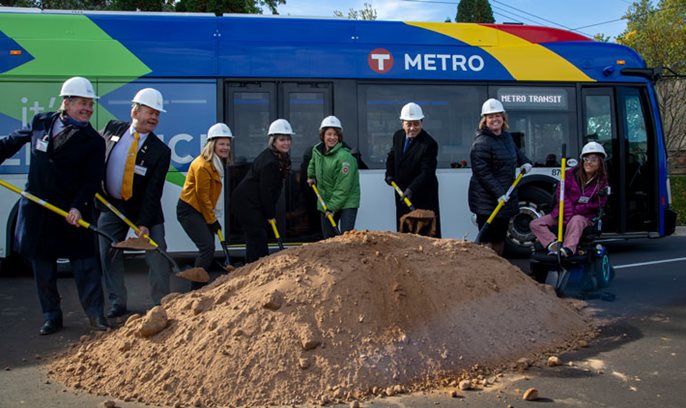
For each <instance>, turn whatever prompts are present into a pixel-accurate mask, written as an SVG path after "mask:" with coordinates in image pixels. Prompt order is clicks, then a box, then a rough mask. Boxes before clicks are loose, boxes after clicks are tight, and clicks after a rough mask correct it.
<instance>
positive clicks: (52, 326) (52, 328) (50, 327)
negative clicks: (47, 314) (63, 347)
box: [40, 319, 62, 336]
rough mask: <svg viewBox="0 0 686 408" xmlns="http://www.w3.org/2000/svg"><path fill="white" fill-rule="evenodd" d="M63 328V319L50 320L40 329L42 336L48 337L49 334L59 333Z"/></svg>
mask: <svg viewBox="0 0 686 408" xmlns="http://www.w3.org/2000/svg"><path fill="white" fill-rule="evenodd" d="M61 328H62V319H49V320H46V321H45V322H44V323H43V326H41V328H40V334H41V336H47V335H48V334H53V333H57V331H58V330H59V329H61Z"/></svg>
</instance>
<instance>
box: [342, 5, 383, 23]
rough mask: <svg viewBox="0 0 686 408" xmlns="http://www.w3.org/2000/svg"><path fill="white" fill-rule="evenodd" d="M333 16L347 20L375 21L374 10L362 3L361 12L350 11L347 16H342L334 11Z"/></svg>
mask: <svg viewBox="0 0 686 408" xmlns="http://www.w3.org/2000/svg"><path fill="white" fill-rule="evenodd" d="M333 15H334V16H336V17H341V18H348V19H349V20H376V9H375V8H373V7H372V5H371V4H369V3H364V8H362V9H361V10H355V9H350V10H349V11H348V15H347V16H345V15H343V12H342V11H339V10H334V12H333Z"/></svg>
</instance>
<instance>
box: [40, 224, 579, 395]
mask: <svg viewBox="0 0 686 408" xmlns="http://www.w3.org/2000/svg"><path fill="white" fill-rule="evenodd" d="M162 306H163V307H162V308H160V309H164V310H160V309H157V308H156V309H153V311H151V312H149V314H148V315H146V316H144V317H141V316H136V315H134V316H132V317H131V318H129V320H128V321H127V323H126V324H125V326H124V327H122V328H121V329H119V330H117V331H115V332H113V333H109V334H107V335H105V336H103V337H101V338H98V339H96V340H94V341H90V342H86V343H83V344H81V345H79V346H78V347H75V348H74V350H72V351H71V352H70V353H68V354H67V355H65V356H63V357H62V358H60V359H58V360H56V361H55V362H53V364H52V365H51V367H50V375H51V377H53V378H54V379H57V380H58V381H61V382H63V383H65V384H66V385H68V386H70V387H73V388H77V389H84V390H87V391H89V392H92V393H97V394H101V395H112V396H116V397H118V398H121V399H124V400H138V401H143V402H147V403H154V404H159V405H166V406H170V405H171V406H174V405H176V406H181V405H195V406H201V405H202V406H245V405H247V406H255V405H259V406H262V405H271V404H278V405H281V404H298V403H326V402H330V401H344V400H351V399H364V398H366V397H369V396H371V395H379V394H382V393H383V394H393V393H399V392H408V391H412V390H417V389H425V388H427V387H431V386H432V385H434V384H436V381H440V380H443V379H445V378H450V377H452V378H456V377H457V376H459V374H460V373H462V372H464V370H469V369H472V368H473V367H474V366H475V365H477V364H478V365H479V366H480V367H485V368H495V367H501V366H503V365H508V364H511V363H513V362H515V361H517V360H518V359H520V358H522V357H529V358H530V357H533V356H535V355H536V354H538V353H541V352H545V351H549V350H558V349H560V348H567V347H570V346H572V345H573V343H574V342H575V341H576V340H578V339H579V338H580V337H583V336H585V335H586V334H587V333H588V332H589V329H590V328H589V325H588V324H587V323H585V322H584V321H583V320H582V319H581V318H580V317H579V315H577V314H576V312H574V311H573V310H572V309H571V308H570V307H568V306H567V305H566V304H565V303H564V302H561V301H560V300H559V299H557V298H556V297H555V296H554V294H552V293H551V292H550V291H547V290H545V289H544V288H543V287H542V286H540V285H538V284H536V283H534V282H533V280H531V279H530V278H528V277H527V276H525V275H524V274H522V273H521V271H519V270H518V269H517V268H515V267H513V266H512V265H511V264H510V263H509V262H507V261H506V260H503V259H502V258H500V257H498V256H496V255H495V253H494V252H493V251H491V250H489V249H485V248H482V247H479V246H476V245H474V244H472V243H468V242H464V241H456V240H436V239H431V238H425V237H421V236H416V235H410V234H395V233H381V232H352V233H346V234H345V235H343V236H339V237H336V238H332V239H329V240H326V241H323V242H319V243H315V244H310V245H306V246H302V247H298V248H292V249H288V250H286V251H282V252H279V253H276V254H274V255H272V256H270V257H267V258H264V259H262V260H260V261H258V262H255V263H253V264H251V265H248V266H245V267H243V268H240V269H238V270H237V271H236V272H235V273H232V274H231V275H228V276H225V277H222V278H221V279H219V280H218V281H216V282H214V283H213V284H211V285H209V286H207V287H205V288H203V289H201V290H198V291H196V292H192V293H189V294H185V295H178V294H172V295H169V296H168V297H167V298H165V299H164V301H163V305H162ZM150 326H154V327H155V328H157V329H159V332H155V333H156V334H153V335H150V333H151V332H153V331H150V330H149V328H150ZM146 336H149V337H146Z"/></svg>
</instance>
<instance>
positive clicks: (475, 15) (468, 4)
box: [455, 0, 495, 23]
mask: <svg viewBox="0 0 686 408" xmlns="http://www.w3.org/2000/svg"><path fill="white" fill-rule="evenodd" d="M455 22H456V23H495V18H493V9H491V3H489V1H488V0H460V2H459V3H458V4H457V15H456V16H455Z"/></svg>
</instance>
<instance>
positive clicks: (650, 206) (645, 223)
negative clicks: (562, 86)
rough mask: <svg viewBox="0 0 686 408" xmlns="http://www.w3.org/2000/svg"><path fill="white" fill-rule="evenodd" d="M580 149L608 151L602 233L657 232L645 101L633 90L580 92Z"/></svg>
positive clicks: (592, 89) (627, 88) (588, 90)
mask: <svg viewBox="0 0 686 408" xmlns="http://www.w3.org/2000/svg"><path fill="white" fill-rule="evenodd" d="M582 95H583V100H582V104H583V114H584V116H583V127H582V129H584V131H583V140H582V145H583V144H585V143H587V142H590V141H597V142H598V143H600V144H602V145H603V147H604V148H605V151H606V153H607V155H608V156H607V160H606V165H607V170H608V177H609V180H610V186H611V187H612V195H611V196H610V199H609V201H608V206H607V207H606V213H605V217H604V221H603V222H604V223H603V230H604V232H606V233H619V234H627V233H629V234H631V233H646V232H650V231H656V228H657V208H656V203H654V202H653V201H655V200H653V198H654V197H656V194H655V190H654V189H655V186H656V184H657V183H656V180H654V177H655V172H654V169H653V167H654V166H652V164H651V163H654V160H655V159H654V158H653V155H654V152H653V150H654V149H653V147H652V143H653V142H654V140H653V137H652V136H651V135H654V131H652V130H651V129H652V126H650V125H649V123H648V122H647V115H646V111H647V109H646V105H645V103H646V99H645V97H644V96H643V95H642V93H641V91H640V90H639V89H636V88H629V87H617V88H610V87H607V88H584V89H583V90H582Z"/></svg>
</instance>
